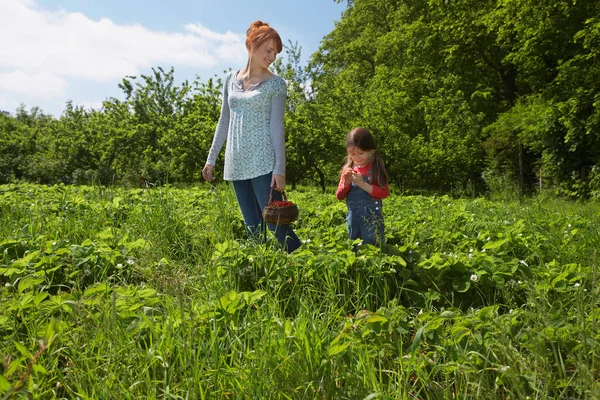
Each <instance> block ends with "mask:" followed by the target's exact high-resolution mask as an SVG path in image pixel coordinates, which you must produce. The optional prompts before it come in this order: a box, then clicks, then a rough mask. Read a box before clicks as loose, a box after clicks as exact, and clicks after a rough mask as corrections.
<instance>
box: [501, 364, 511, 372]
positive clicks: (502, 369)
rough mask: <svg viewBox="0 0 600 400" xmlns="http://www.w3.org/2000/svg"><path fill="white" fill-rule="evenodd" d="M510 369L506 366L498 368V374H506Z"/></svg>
mask: <svg viewBox="0 0 600 400" xmlns="http://www.w3.org/2000/svg"><path fill="white" fill-rule="evenodd" d="M509 369H510V367H509V366H508V365H504V366H503V367H502V368H500V372H506V371H508V370H509Z"/></svg>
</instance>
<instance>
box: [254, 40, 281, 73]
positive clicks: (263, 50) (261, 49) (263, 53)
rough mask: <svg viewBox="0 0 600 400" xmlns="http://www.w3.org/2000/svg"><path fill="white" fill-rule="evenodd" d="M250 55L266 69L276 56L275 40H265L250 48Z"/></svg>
mask: <svg viewBox="0 0 600 400" xmlns="http://www.w3.org/2000/svg"><path fill="white" fill-rule="evenodd" d="M251 55H252V58H253V59H254V60H255V62H256V63H258V64H259V65H260V66H261V67H263V68H265V69H268V68H269V65H271V63H273V61H275V58H276V57H277V50H276V49H275V41H274V40H267V41H265V42H264V43H263V44H261V45H260V46H258V47H256V48H254V49H252V51H251Z"/></svg>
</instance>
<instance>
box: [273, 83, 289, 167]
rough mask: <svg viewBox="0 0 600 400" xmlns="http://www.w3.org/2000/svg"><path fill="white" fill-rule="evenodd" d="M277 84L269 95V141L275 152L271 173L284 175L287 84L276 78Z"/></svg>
mask: <svg viewBox="0 0 600 400" xmlns="http://www.w3.org/2000/svg"><path fill="white" fill-rule="evenodd" d="M276 79H277V84H276V88H275V92H274V94H273V97H271V117H270V118H271V119H270V129H271V141H272V143H273V150H274V152H275V165H274V166H273V174H276V175H283V176H285V129H284V127H285V123H284V121H285V120H284V115H285V101H286V99H287V86H286V83H285V80H283V78H279V77H278V78H276Z"/></svg>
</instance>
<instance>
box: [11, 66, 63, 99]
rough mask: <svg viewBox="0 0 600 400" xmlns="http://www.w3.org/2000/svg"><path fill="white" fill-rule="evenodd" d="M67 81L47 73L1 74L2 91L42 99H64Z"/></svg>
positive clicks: (17, 72) (18, 72) (19, 72)
mask: <svg viewBox="0 0 600 400" xmlns="http://www.w3.org/2000/svg"><path fill="white" fill-rule="evenodd" d="M66 87H67V81H66V80H65V79H64V78H61V77H59V76H56V75H52V74H49V73H46V72H34V73H25V72H23V71H14V72H7V73H2V72H0V90H2V91H4V90H6V91H9V92H13V93H17V94H23V95H26V96H30V97H37V98H40V99H52V98H56V97H63V96H64V95H65V89H66Z"/></svg>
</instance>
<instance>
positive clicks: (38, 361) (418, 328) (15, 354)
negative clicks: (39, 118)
mask: <svg viewBox="0 0 600 400" xmlns="http://www.w3.org/2000/svg"><path fill="white" fill-rule="evenodd" d="M288 196H289V198H290V200H292V201H294V202H296V203H297V204H298V205H299V207H300V210H301V211H300V218H299V220H298V221H297V222H296V228H297V233H298V235H299V236H300V238H301V239H302V240H303V241H304V245H303V247H302V248H301V249H300V250H298V251H297V252H295V253H293V254H291V255H287V254H286V253H285V252H283V251H281V250H279V249H278V248H277V246H276V244H275V243H274V240H273V239H271V240H270V241H269V242H267V243H257V242H251V241H248V240H247V239H246V237H245V233H244V229H243V224H242V220H241V215H240V212H239V210H238V208H237V204H236V202H235V197H234V195H233V191H232V190H231V187H230V186H227V185H219V186H217V187H216V188H212V187H211V186H209V185H202V186H198V187H189V188H175V187H161V188H153V189H146V190H142V189H131V190H127V189H121V188H99V187H73V186H52V187H48V186H41V185H26V184H23V185H4V186H0V250H1V252H2V253H1V255H0V257H1V258H0V284H1V286H0V372H1V376H0V399H4V398H34V399H54V398H66V399H75V398H81V399H129V398H132V399H133V398H136V399H146V398H161V399H213V398H217V399H219V398H221V399H241V398H248V399H417V398H418V399H448V398H465V399H467V398H484V399H485V398H489V399H521V398H527V397H528V396H529V398H532V399H550V398H587V399H592V398H598V397H600V348H599V345H598V342H599V340H600V330H599V329H598V328H599V326H598V319H599V316H600V307H599V303H600V291H599V289H598V280H599V278H600V276H599V273H598V250H599V249H600V211H599V207H598V205H597V204H591V203H587V204H584V203H572V202H566V201H562V200H551V199H541V198H538V199H529V200H526V201H524V202H523V203H501V202H493V201H489V200H486V199H483V198H478V199H454V198H451V197H446V196H441V197H433V196H432V197H425V196H400V195H391V196H390V198H389V199H387V200H385V202H384V207H385V209H384V215H385V218H386V236H387V246H386V247H385V248H384V249H383V250H380V249H376V248H373V247H360V248H359V251H358V253H356V254H355V253H354V252H352V250H351V249H352V246H353V243H352V242H351V241H350V240H349V239H347V234H346V224H345V212H346V210H345V204H344V203H343V202H338V201H337V200H336V199H335V196H334V195H333V189H332V191H331V192H328V193H326V194H323V193H321V192H319V191H317V190H316V189H311V188H299V189H298V190H296V191H291V192H289V193H288Z"/></svg>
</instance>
